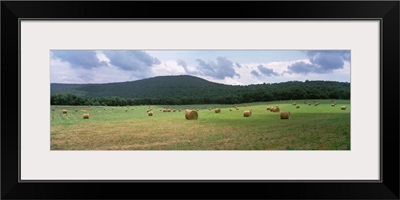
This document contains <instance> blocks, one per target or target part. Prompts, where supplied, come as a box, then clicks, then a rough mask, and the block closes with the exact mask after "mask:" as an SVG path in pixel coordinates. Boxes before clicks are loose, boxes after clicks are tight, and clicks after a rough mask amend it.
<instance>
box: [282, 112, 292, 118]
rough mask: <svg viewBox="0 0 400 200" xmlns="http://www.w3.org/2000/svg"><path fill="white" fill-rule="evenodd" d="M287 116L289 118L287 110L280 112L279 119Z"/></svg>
mask: <svg viewBox="0 0 400 200" xmlns="http://www.w3.org/2000/svg"><path fill="white" fill-rule="evenodd" d="M289 118H290V112H289V111H283V112H281V119H289Z"/></svg>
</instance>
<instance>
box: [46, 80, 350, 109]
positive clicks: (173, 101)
mask: <svg viewBox="0 0 400 200" xmlns="http://www.w3.org/2000/svg"><path fill="white" fill-rule="evenodd" d="M290 99H293V100H295V99H350V83H346V82H334V81H305V82H300V81H290V82H284V83H272V84H269V83H268V84H266V83H265V84H257V85H248V86H232V85H224V84H219V83H214V82H210V81H207V80H204V79H201V78H198V77H194V76H188V75H181V76H159V77H153V78H148V79H143V80H137V81H130V82H120V83H106V84H60V83H52V84H51V104H52V105H110V106H116V105H121V106H123V105H140V104H148V105H150V104H153V105H154V104H157V105H180V104H211V103H219V104H229V103H232V104H233V103H248V102H259V101H273V100H290Z"/></svg>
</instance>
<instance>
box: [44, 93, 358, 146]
mask: <svg viewBox="0 0 400 200" xmlns="http://www.w3.org/2000/svg"><path fill="white" fill-rule="evenodd" d="M314 101H315V102H319V105H318V106H315V103H314ZM334 101H336V102H337V105H336V106H334V107H333V106H332V105H331V104H332V101H331V100H307V103H311V105H308V104H305V103H304V100H296V101H276V102H260V103H247V104H236V106H237V108H238V109H239V110H237V109H236V108H234V105H214V104H213V105H186V106H164V105H162V106H154V105H153V106H129V107H126V106H124V107H122V106H121V107H117V106H114V107H111V106H91V107H89V106H52V107H51V108H54V111H52V109H50V113H51V150H350V110H351V107H350V101H349V100H334ZM293 102H296V104H297V105H296V106H300V108H296V106H294V105H292V103H293ZM275 105H277V106H279V108H280V111H289V112H290V113H291V114H290V119H288V120H287V119H280V112H270V111H269V110H267V107H268V106H275ZM341 106H346V110H341ZM149 107H150V108H152V111H153V116H148V114H147V110H148V109H149ZM165 107H167V108H168V109H171V112H163V109H164V108H165ZM185 108H187V109H192V110H196V109H198V110H199V111H198V119H197V120H186V119H185ZM209 108H211V110H209ZM215 108H220V109H221V113H215V111H214V109H215ZM173 109H176V111H175V112H173ZM179 109H181V111H180V112H179ZM230 109H231V111H230ZM249 109H252V115H251V116H250V117H244V116H243V112H244V111H245V110H249ZM63 110H67V111H68V112H67V114H63ZM84 114H89V116H90V117H89V119H83V115H84Z"/></svg>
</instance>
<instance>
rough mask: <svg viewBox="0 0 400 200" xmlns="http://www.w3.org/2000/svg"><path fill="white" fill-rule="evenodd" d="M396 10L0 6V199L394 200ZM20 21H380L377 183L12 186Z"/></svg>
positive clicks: (349, 6)
mask: <svg viewBox="0 0 400 200" xmlns="http://www.w3.org/2000/svg"><path fill="white" fill-rule="evenodd" d="M165 8H168V9H165ZM228 8H229V9H228ZM399 8H400V3H399V1H352V2H346V1H281V2H278V1H253V2H241V1H230V2H228V1H219V2H211V1H202V2H199V1H198V2H188V1H174V2H167V1H159V2H156V1H147V2H139V1H116V2H108V1H86V2H80V1H69V2H67V1H59V2H57V1H2V2H1V47H2V48H1V50H2V51H1V79H2V80H1V83H2V87H1V89H2V92H1V94H2V97H3V98H2V101H1V104H2V106H1V108H2V109H1V110H2V117H1V121H2V122H1V198H2V199H167V198H168V199H170V198H173V199H181V198H184V199H194V198H196V199H204V198H207V199H208V198H224V199H254V198H262V199H399V197H400V196H399V66H400V65H399ZM22 18H23V19H75V20H79V19H155V18H157V19H161V18H169V19H182V20H184V19H192V20H193V19H205V20H212V19H239V20H240V19H315V20H319V19H336V20H348V19H379V20H381V22H382V23H381V82H382V83H381V86H380V88H381V119H380V122H381V132H382V134H381V135H382V137H381V147H382V148H381V170H382V171H381V175H382V177H381V178H382V179H381V181H378V182H368V181H365V182H364V181H357V182H345V181H344V182H342V181H341V182H313V181H309V182H307V181H300V182H287V181H272V182H263V181H260V182H251V181H249V182H246V181H238V182H234V181H233V182H231V181H163V182H161V181H147V182H129V181H127V182H96V181H88V182H85V181H81V182H79V181H60V182H19V167H18V166H19V164H18V163H19V148H20V147H19V138H18V133H19V132H20V129H21V127H20V123H19V119H20V112H21V107H20V98H21V96H20V86H19V85H20V81H21V80H20V79H17V74H18V77H20V75H19V63H20V60H19V50H20V44H19V31H20V30H19V19H22ZM16 82H17V83H16ZM16 108H18V112H16V110H17V109H16ZM366 156H367V155H366ZM149 191H153V192H149Z"/></svg>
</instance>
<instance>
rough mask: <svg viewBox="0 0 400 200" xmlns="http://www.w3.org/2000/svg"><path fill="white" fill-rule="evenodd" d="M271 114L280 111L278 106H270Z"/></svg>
mask: <svg viewBox="0 0 400 200" xmlns="http://www.w3.org/2000/svg"><path fill="white" fill-rule="evenodd" d="M270 111H271V112H279V111H281V109H280V108H279V106H272V108H271V109H270Z"/></svg>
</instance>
